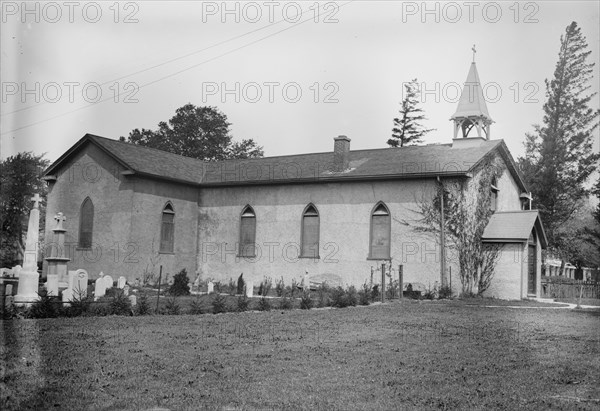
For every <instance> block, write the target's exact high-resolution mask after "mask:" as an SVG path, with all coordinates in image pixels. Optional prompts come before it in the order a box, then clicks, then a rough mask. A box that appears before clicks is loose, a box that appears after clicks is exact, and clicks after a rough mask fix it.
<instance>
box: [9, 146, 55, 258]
mask: <svg viewBox="0 0 600 411" xmlns="http://www.w3.org/2000/svg"><path fill="white" fill-rule="evenodd" d="M48 165H49V161H48V160H46V159H44V155H43V154H42V155H39V156H36V155H35V154H33V153H31V152H23V153H18V154H17V155H15V156H12V157H8V158H7V159H6V160H4V161H2V162H0V224H1V225H2V231H1V232H0V264H1V266H2V267H12V266H14V265H16V264H22V259H23V252H24V250H25V240H26V234H27V224H28V218H29V210H31V208H32V207H33V202H32V201H31V197H33V195H34V194H36V193H37V194H39V195H40V197H42V199H43V200H44V201H42V203H41V204H40V228H41V230H43V227H44V226H45V223H44V222H45V216H46V212H45V210H46V207H45V200H46V196H47V188H46V183H45V182H44V181H43V180H42V179H41V176H42V172H43V171H44V169H45V168H46V167H48ZM42 238H43V236H42V235H41V236H40V239H42Z"/></svg>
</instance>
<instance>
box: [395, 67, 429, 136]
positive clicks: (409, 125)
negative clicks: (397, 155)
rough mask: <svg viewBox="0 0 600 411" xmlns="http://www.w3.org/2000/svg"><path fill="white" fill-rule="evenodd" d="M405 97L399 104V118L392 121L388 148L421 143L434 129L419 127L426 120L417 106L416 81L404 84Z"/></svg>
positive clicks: (417, 88) (417, 92) (417, 84)
mask: <svg viewBox="0 0 600 411" xmlns="http://www.w3.org/2000/svg"><path fill="white" fill-rule="evenodd" d="M404 90H405V96H404V99H403V100H402V102H401V103H400V105H401V107H400V117H397V118H395V119H394V128H393V129H392V138H390V139H389V140H388V141H387V144H388V145H389V146H390V147H404V146H406V145H411V144H416V143H421V142H422V138H423V137H424V136H425V134H427V133H429V132H430V131H433V130H434V129H426V128H424V127H423V126H422V125H421V122H422V121H423V120H426V119H427V118H426V117H425V115H424V114H423V110H422V109H421V108H419V107H418V104H419V96H420V90H419V83H418V82H417V79H413V80H411V81H410V82H409V83H405V84H404Z"/></svg>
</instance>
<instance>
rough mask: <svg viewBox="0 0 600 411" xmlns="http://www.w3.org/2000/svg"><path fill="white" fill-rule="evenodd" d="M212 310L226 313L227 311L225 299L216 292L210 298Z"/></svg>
mask: <svg viewBox="0 0 600 411" xmlns="http://www.w3.org/2000/svg"><path fill="white" fill-rule="evenodd" d="M211 304H212V308H213V310H212V312H213V314H219V313H226V312H227V300H226V299H225V297H223V296H222V295H221V294H216V295H215V298H213V300H212V303H211Z"/></svg>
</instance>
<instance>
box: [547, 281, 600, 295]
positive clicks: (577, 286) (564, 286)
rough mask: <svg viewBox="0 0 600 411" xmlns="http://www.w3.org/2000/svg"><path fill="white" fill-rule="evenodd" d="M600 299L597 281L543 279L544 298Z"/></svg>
mask: <svg viewBox="0 0 600 411" xmlns="http://www.w3.org/2000/svg"><path fill="white" fill-rule="evenodd" d="M580 293H581V298H600V283H598V282H595V281H582V280H569V281H565V282H561V281H544V280H543V279H542V297H543V298H579V295H580Z"/></svg>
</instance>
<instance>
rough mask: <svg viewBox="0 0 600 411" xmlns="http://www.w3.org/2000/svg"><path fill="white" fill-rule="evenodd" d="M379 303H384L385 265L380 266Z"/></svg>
mask: <svg viewBox="0 0 600 411" xmlns="http://www.w3.org/2000/svg"><path fill="white" fill-rule="evenodd" d="M381 302H382V303H384V302H385V263H383V264H381Z"/></svg>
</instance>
